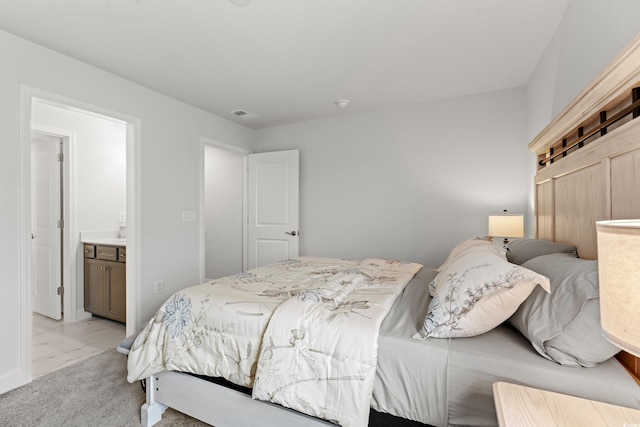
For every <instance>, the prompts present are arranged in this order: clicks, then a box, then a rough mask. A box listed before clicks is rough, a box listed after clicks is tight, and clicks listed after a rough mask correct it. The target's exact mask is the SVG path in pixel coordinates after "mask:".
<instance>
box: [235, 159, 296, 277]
mask: <svg viewBox="0 0 640 427" xmlns="http://www.w3.org/2000/svg"><path fill="white" fill-rule="evenodd" d="M248 157H249V159H248V165H249V180H248V181H249V182H248V196H249V197H248V198H249V200H248V222H249V224H248V230H247V234H248V242H249V243H248V249H249V250H248V252H249V253H248V258H249V260H248V267H249V268H254V267H259V266H261V265H266V264H271V263H273V262H277V261H282V260H285V259H289V258H294V257H297V256H298V243H299V242H298V240H299V235H300V230H299V228H298V205H299V193H298V170H299V166H298V160H299V152H298V150H287V151H275V152H270V153H258V154H250V155H249V156H248Z"/></svg>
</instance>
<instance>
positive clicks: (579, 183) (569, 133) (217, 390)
mask: <svg viewBox="0 0 640 427" xmlns="http://www.w3.org/2000/svg"><path fill="white" fill-rule="evenodd" d="M636 87H640V36H639V37H637V38H636V39H634V40H633V41H632V42H631V43H630V44H629V45H628V46H627V47H626V48H625V49H624V50H623V51H622V52H621V53H620V54H619V55H618V56H617V57H616V58H615V59H614V61H613V62H612V63H611V64H610V65H609V66H608V67H607V68H606V69H605V70H604V71H603V72H602V73H601V74H600V75H599V76H598V77H597V78H596V79H595V81H594V82H593V83H592V84H591V85H590V86H588V87H587V88H586V89H585V90H584V91H582V92H581V93H580V94H579V95H578V97H577V98H576V99H575V100H574V102H573V103H571V104H570V105H569V106H568V107H567V108H566V109H565V110H564V111H563V112H562V113H561V114H560V115H559V116H558V118H557V119H556V120H554V121H553V122H552V123H551V124H549V125H548V126H547V127H546V128H545V129H544V130H543V131H542V132H541V133H540V135H538V136H537V137H536V138H535V139H534V140H533V141H532V142H531V144H530V145H529V147H530V148H531V150H532V151H534V152H535V153H536V154H537V155H538V162H539V170H538V172H537V174H536V176H535V180H534V182H535V199H536V204H535V206H536V208H535V213H536V218H537V236H538V238H541V239H547V240H552V241H558V242H565V243H573V244H575V245H576V246H577V247H578V253H579V255H580V257H582V258H587V259H595V258H596V257H597V254H596V231H595V221H597V220H604V219H616V218H632V217H633V218H640V195H639V194H638V190H637V189H638V188H640V120H631V115H633V114H635V115H640V107H638V105H640V101H638V98H640V95H639V94H640V90H636V91H634V90H633V89H634V88H636ZM634 103H636V104H634ZM634 105H636V106H634ZM623 110H630V111H631V112H630V113H629V114H624V115H623V117H622V118H618V117H617V116H618V115H620V114H618V113H619V112H621V111H623ZM621 114H622V113H621ZM607 116H608V117H609V118H607ZM614 119H615V120H614ZM602 123H604V124H605V126H603V127H602V129H600V125H601V124H602ZM634 170H635V171H637V172H636V173H634ZM618 358H619V360H620V361H621V362H622V363H623V364H624V365H625V366H626V367H627V369H628V370H629V371H630V372H631V373H633V374H634V375H635V376H636V378H640V362H639V360H638V359H637V358H635V357H633V356H631V355H628V354H626V353H621V354H620V355H619V356H618ZM146 384H147V386H146V393H147V402H146V403H145V404H144V406H143V407H142V409H141V415H142V425H143V426H151V425H153V424H155V423H156V422H158V421H159V420H160V418H161V416H162V413H163V412H164V411H165V410H166V409H167V407H171V408H174V409H176V410H178V411H181V412H184V413H186V414H188V415H191V416H193V417H196V418H198V419H201V420H203V421H205V422H207V423H210V424H213V425H215V426H216V427H227V426H229V427H232V426H238V425H242V426H254V425H255V426H266V427H270V426H273V427H276V426H283V425H296V426H302V427H326V426H332V425H333V424H330V423H328V422H325V421H322V420H319V419H316V418H312V417H308V416H306V415H303V414H300V413H298V412H295V411H291V410H288V409H286V408H283V407H281V406H278V405H274V404H271V403H266V402H261V401H258V400H252V399H251V398H250V397H249V396H247V395H245V394H243V393H241V392H239V391H235V390H231V389H228V388H226V387H224V386H221V385H218V384H214V383H210V382H207V381H205V380H202V379H199V378H196V377H193V376H190V375H186V374H181V373H176V372H162V373H160V374H157V375H154V376H153V377H150V378H148V379H147V381H146Z"/></svg>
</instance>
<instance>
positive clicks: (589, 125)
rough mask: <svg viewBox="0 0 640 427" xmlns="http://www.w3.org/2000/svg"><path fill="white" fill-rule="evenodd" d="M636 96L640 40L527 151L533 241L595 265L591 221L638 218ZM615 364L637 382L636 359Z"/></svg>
mask: <svg viewBox="0 0 640 427" xmlns="http://www.w3.org/2000/svg"><path fill="white" fill-rule="evenodd" d="M638 88H640V36H638V37H636V38H635V39H634V40H633V41H632V42H631V43H629V45H627V47H626V48H625V49H624V50H623V51H622V52H621V53H620V54H619V55H618V56H617V57H616V58H615V59H614V60H613V61H612V62H611V63H610V64H609V65H608V66H607V67H606V68H605V69H604V70H603V71H602V72H601V73H600V74H599V75H598V77H596V79H595V80H594V81H593V82H592V83H591V84H590V85H589V86H588V87H587V88H585V89H584V90H583V91H582V92H581V93H580V94H579V95H578V96H577V97H576V98H575V100H574V101H573V102H572V103H571V104H570V105H569V106H568V107H567V108H566V109H565V110H564V111H563V112H562V113H561V114H560V115H559V116H558V117H557V118H556V119H555V120H554V121H553V122H551V123H550V124H549V125H548V126H547V127H546V128H545V129H544V130H543V131H542V132H541V133H540V134H539V135H538V136H537V137H536V138H535V139H534V140H533V141H532V142H531V143H530V144H529V148H530V149H531V150H532V151H534V152H535V153H536V154H537V161H538V172H537V174H536V176H535V178H534V185H535V201H536V202H535V214H536V221H537V224H536V225H537V237H538V238H540V239H547V240H552V241H557V242H563V243H572V244H574V245H576V246H577V247H578V256H580V257H581V258H586V259H597V255H598V254H597V247H596V229H595V221H599V220H605V219H629V218H640V120H633V118H635V117H639V116H640V89H638ZM639 286H640V284H639ZM617 357H618V360H620V361H621V362H622V363H623V364H624V365H625V366H626V367H627V369H628V370H629V371H630V372H631V373H632V374H633V375H634V376H635V377H636V380H638V381H640V359H639V358H636V357H634V356H632V355H630V354H627V353H624V352H621V353H620V354H619V355H618V356H617Z"/></svg>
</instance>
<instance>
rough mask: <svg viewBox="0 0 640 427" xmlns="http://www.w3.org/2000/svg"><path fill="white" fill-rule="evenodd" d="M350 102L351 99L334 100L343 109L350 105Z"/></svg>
mask: <svg viewBox="0 0 640 427" xmlns="http://www.w3.org/2000/svg"><path fill="white" fill-rule="evenodd" d="M349 102H351V101H349V100H348V99H338V100H337V101H336V102H334V104H336V105H337V106H338V108H340V109H343V108H347V107H348V106H349Z"/></svg>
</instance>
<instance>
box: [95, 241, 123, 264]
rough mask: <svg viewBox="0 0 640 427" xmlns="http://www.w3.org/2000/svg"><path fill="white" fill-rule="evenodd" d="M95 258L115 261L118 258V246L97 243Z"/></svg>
mask: <svg viewBox="0 0 640 427" xmlns="http://www.w3.org/2000/svg"><path fill="white" fill-rule="evenodd" d="M96 258H97V259H104V260H107V261H117V260H118V248H117V247H115V246H102V245H98V246H97V247H96Z"/></svg>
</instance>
